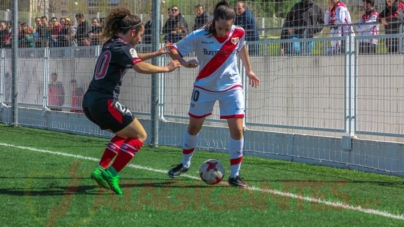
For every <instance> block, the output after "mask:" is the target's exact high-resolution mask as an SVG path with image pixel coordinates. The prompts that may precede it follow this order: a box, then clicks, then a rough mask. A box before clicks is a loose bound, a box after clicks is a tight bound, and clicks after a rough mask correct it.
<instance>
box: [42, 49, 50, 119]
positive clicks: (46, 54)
mask: <svg viewBox="0 0 404 227" xmlns="http://www.w3.org/2000/svg"><path fill="white" fill-rule="evenodd" d="M43 51H44V57H43V60H44V61H43V99H42V117H44V116H45V113H46V111H47V110H48V81H49V48H48V47H45V48H44V50H43Z"/></svg>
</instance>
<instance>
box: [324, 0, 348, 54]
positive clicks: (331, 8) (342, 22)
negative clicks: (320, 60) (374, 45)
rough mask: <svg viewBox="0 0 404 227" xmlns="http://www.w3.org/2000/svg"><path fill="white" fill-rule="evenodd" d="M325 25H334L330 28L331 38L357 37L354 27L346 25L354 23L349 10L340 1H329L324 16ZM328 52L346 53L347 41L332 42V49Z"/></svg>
mask: <svg viewBox="0 0 404 227" xmlns="http://www.w3.org/2000/svg"><path fill="white" fill-rule="evenodd" d="M324 23H325V24H326V25H328V24H330V25H334V26H333V27H331V28H330V31H331V37H341V36H343V37H346V36H355V33H354V31H353V29H352V27H351V26H350V25H346V24H351V23H352V21H351V15H350V14H349V11H348V8H347V7H346V6H345V4H344V3H343V2H341V1H339V0H329V2H328V5H327V11H326V12H325V15H324ZM328 52H329V53H343V52H345V40H334V41H331V49H330V50H329V51H328Z"/></svg>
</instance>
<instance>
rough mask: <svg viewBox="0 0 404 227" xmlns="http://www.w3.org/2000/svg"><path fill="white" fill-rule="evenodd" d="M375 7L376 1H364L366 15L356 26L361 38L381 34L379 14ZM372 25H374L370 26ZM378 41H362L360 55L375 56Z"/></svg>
mask: <svg viewBox="0 0 404 227" xmlns="http://www.w3.org/2000/svg"><path fill="white" fill-rule="evenodd" d="M374 5H375V1H374V0H363V9H364V10H365V14H363V15H362V17H361V18H360V19H359V22H358V23H359V25H358V26H356V31H358V32H359V36H371V35H378V34H379V25H378V24H375V23H377V17H378V16H379V14H378V13H377V11H376V10H375V9H374V8H373V7H374ZM369 23H372V24H369ZM376 45H377V39H361V40H360V41H359V53H362V54H374V53H376Z"/></svg>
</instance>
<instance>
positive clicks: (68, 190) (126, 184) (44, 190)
mask: <svg viewBox="0 0 404 227" xmlns="http://www.w3.org/2000/svg"><path fill="white" fill-rule="evenodd" d="M2 178H7V177H2ZM26 178H27V179H28V177H26ZM30 179H32V178H30ZM40 179H65V180H66V179H71V178H40ZM74 179H75V180H79V182H80V179H85V180H88V178H74ZM131 181H135V183H131ZM194 182H195V181H194ZM120 186H121V188H183V189H194V188H209V187H210V186H208V185H205V184H202V183H199V182H198V183H196V184H193V183H192V182H187V181H182V180H177V181H167V180H161V179H151V178H140V179H139V178H121V183H120ZM215 187H227V186H223V185H215ZM75 194H90V195H102V194H114V193H113V192H112V191H111V190H109V189H105V188H101V187H99V186H96V185H78V186H75V185H73V186H58V185H56V184H55V183H50V184H48V186H47V187H35V186H34V185H27V187H25V188H0V195H13V196H28V197H29V196H68V195H75Z"/></svg>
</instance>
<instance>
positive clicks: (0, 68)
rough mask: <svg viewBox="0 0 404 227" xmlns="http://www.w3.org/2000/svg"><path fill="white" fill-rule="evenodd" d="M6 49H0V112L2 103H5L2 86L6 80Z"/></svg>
mask: <svg viewBox="0 0 404 227" xmlns="http://www.w3.org/2000/svg"><path fill="white" fill-rule="evenodd" d="M5 67H6V49H4V48H3V49H1V60H0V112H1V109H2V108H3V102H4V101H5V98H4V96H5V95H4V92H5V91H4V90H5V87H4V84H5V79H6V76H5V75H6V69H5Z"/></svg>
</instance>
